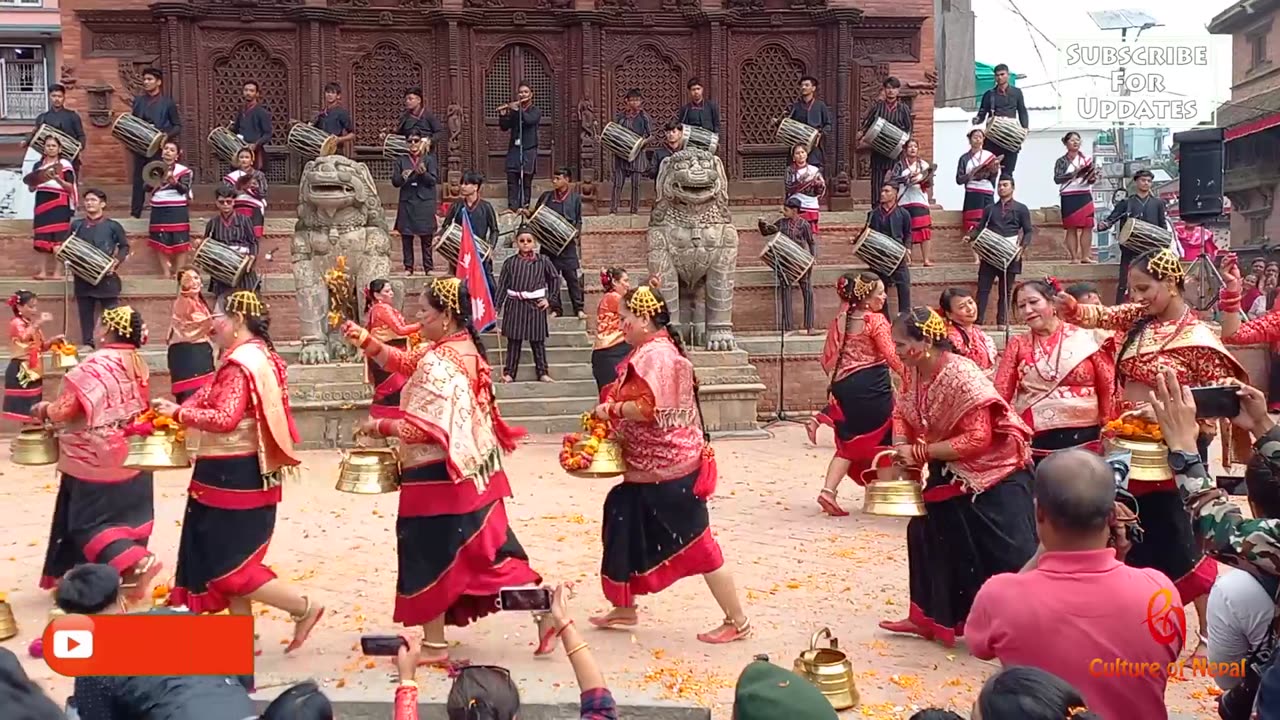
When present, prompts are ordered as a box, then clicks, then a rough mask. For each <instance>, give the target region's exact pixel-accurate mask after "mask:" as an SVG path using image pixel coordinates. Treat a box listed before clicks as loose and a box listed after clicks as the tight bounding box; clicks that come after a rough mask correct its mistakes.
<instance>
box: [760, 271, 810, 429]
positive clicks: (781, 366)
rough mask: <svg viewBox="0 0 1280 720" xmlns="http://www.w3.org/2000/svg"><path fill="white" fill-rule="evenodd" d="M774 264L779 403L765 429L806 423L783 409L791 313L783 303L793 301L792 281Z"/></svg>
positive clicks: (785, 392) (785, 394) (784, 404)
mask: <svg viewBox="0 0 1280 720" xmlns="http://www.w3.org/2000/svg"><path fill="white" fill-rule="evenodd" d="M772 264H773V282H774V296H775V297H776V298H777V300H776V302H775V304H774V305H775V313H774V318H775V319H776V320H777V323H778V405H777V407H776V408H775V409H774V411H773V420H771V421H769V422H768V423H766V424H765V426H764V427H765V429H768V428H771V427H773V426H774V425H777V424H779V423H791V424H793V425H803V424H804V423H803V422H802V421H800V420H795V419H792V418H789V417H787V414H786V412H784V411H783V408H785V407H786V397H787V326H786V323H785V322H784V319H785V318H786V316H787V315H790V313H788V312H786V311H785V309H784V308H786V305H783V303H787V304H788V305H789V304H790V302H791V283H789V282H787V279H786V278H785V277H783V276H782V265H781V263H779V262H777V261H776V260H775V261H774V262H773V263H772ZM809 272H813V268H810V269H809Z"/></svg>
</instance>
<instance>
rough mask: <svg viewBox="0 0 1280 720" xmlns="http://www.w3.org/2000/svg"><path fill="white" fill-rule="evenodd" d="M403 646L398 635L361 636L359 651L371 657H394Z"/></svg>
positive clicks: (403, 643) (401, 639) (402, 639)
mask: <svg viewBox="0 0 1280 720" xmlns="http://www.w3.org/2000/svg"><path fill="white" fill-rule="evenodd" d="M404 646H405V642H404V638H402V637H400V636H399V635H362V636H360V651H361V652H363V653H364V654H365V655H370V656H373V657H395V656H396V655H397V654H399V652H400V648H402V647H404Z"/></svg>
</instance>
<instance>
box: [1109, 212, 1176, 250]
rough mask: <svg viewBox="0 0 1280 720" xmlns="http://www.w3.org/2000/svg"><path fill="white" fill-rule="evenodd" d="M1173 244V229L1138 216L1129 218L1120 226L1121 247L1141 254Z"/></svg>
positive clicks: (1166, 248) (1164, 248)
mask: <svg viewBox="0 0 1280 720" xmlns="http://www.w3.org/2000/svg"><path fill="white" fill-rule="evenodd" d="M1172 246H1173V231H1172V230H1170V229H1168V228H1162V227H1160V226H1159V225H1152V224H1151V223H1149V222H1146V221H1144V220H1139V219H1138V218H1128V219H1127V220H1125V221H1124V224H1123V225H1121V226H1120V247H1123V248H1128V249H1129V250H1130V251H1132V252H1134V253H1137V254H1138V255H1141V254H1143V253H1147V252H1151V251H1153V250H1168V249H1169V248H1170V247H1172Z"/></svg>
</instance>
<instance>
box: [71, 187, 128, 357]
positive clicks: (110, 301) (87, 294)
mask: <svg viewBox="0 0 1280 720" xmlns="http://www.w3.org/2000/svg"><path fill="white" fill-rule="evenodd" d="M83 201H84V217H83V218H81V219H80V220H77V221H75V222H73V223H72V224H71V234H72V235H75V236H76V237H78V238H80V239H81V240H85V241H87V242H89V244H91V245H93V246H94V247H95V248H97V249H98V250H100V251H101V252H102V253H103V254H105V255H107V256H109V257H112V258H115V259H116V260H117V261H119V263H121V264H123V263H124V261H125V258H127V257H129V236H128V235H126V234H125V232H124V227H122V226H121V225H120V223H118V222H116V221H115V220H112V219H110V218H108V217H107V213H106V209H107V194H106V193H104V192H102V191H101V190H98V189H96V188H90V189H88V190H85V191H84V197H83ZM117 267H118V266H117ZM74 287H75V296H76V309H77V310H78V311H79V313H80V334H81V337H82V338H83V339H84V344H85V345H88V346H89V347H93V329H94V328H95V327H97V325H98V319H99V318H100V317H101V316H102V311H103V310H106V309H107V308H113V307H115V306H117V305H119V304H120V291H121V284H120V276H119V275H117V274H116V272H115V270H112V271H111V272H109V273H107V274H106V276H105V277H103V278H102V281H101V282H99V283H98V284H97V285H92V284H90V283H89V282H87V281H85V280H81V279H80V277H79V276H77V277H76V279H75V283H74Z"/></svg>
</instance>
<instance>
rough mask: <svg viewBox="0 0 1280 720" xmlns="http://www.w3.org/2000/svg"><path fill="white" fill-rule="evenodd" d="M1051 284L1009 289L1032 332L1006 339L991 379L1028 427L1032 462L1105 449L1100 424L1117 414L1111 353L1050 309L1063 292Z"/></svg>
mask: <svg viewBox="0 0 1280 720" xmlns="http://www.w3.org/2000/svg"><path fill="white" fill-rule="evenodd" d="M1049 282H1050V281H1041V280H1029V281H1027V282H1024V283H1022V284H1021V285H1019V286H1018V287H1017V288H1015V289H1014V291H1013V306H1014V309H1016V310H1017V312H1018V315H1019V316H1020V317H1021V318H1022V322H1023V323H1024V324H1026V325H1027V326H1028V327H1029V328H1030V329H1029V330H1028V331H1027V332H1026V333H1023V334H1021V335H1015V336H1014V337H1012V338H1010V339H1009V344H1008V345H1007V346H1006V347H1005V349H1004V354H1003V355H1001V357H1000V369H999V370H997V371H996V377H995V386H996V390H998V391H999V392H1000V395H1001V396H1002V397H1004V399H1005V400H1007V401H1009V402H1010V403H1011V404H1012V405H1013V408H1014V410H1017V411H1018V412H1019V413H1021V415H1022V419H1023V420H1024V421H1025V422H1026V423H1027V425H1029V426H1031V431H1032V432H1033V433H1034V436H1033V437H1032V440H1031V456H1032V458H1033V459H1034V460H1035V461H1036V462H1039V461H1040V460H1042V459H1043V458H1045V457H1047V456H1048V455H1049V454H1050V453H1052V452H1055V451H1057V450H1066V449H1069V448H1084V449H1086V450H1090V451H1092V452H1095V453H1100V452H1102V443H1101V438H1102V435H1101V433H1102V425H1103V424H1104V423H1106V422H1107V419H1108V418H1111V417H1113V416H1114V415H1113V412H1112V405H1113V400H1114V397H1115V383H1116V366H1115V360H1114V355H1113V353H1112V351H1111V348H1110V347H1103V346H1101V345H1099V344H1098V336H1097V335H1096V334H1094V333H1093V332H1091V331H1089V330H1085V329H1084V328H1081V327H1076V326H1075V325H1072V324H1071V323H1067V322H1063V321H1062V318H1060V317H1059V316H1058V310H1057V308H1056V307H1055V306H1054V304H1053V299H1054V298H1055V297H1057V294H1058V293H1059V292H1062V290H1061V288H1058V287H1055V286H1053V285H1050V284H1049Z"/></svg>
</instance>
